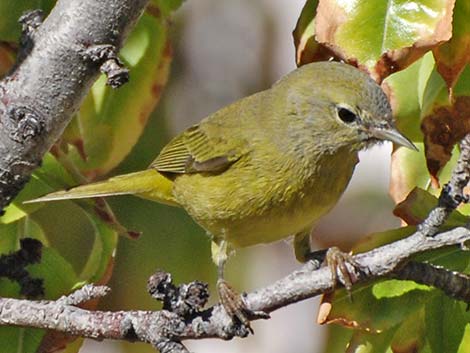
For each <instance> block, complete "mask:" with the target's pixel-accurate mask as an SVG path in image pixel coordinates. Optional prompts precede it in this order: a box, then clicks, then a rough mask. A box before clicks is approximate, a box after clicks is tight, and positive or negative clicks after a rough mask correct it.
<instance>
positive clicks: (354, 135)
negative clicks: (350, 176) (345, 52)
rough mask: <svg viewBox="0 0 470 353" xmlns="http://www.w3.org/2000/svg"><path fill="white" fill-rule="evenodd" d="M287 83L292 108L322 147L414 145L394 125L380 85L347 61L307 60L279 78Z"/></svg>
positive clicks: (361, 147) (284, 84)
mask: <svg viewBox="0 0 470 353" xmlns="http://www.w3.org/2000/svg"><path fill="white" fill-rule="evenodd" d="M278 85H279V86H281V87H282V86H284V87H289V88H287V92H288V93H287V97H288V99H289V100H290V101H291V102H292V104H291V105H290V106H291V109H295V110H297V111H298V112H297V116H298V117H299V118H300V119H303V120H304V121H305V122H306V124H308V125H309V126H310V127H311V132H312V133H313V134H315V140H316V141H317V142H320V141H321V142H320V143H322V144H323V145H324V146H325V148H328V147H329V148H330V149H334V148H339V147H342V146H350V147H351V148H352V149H353V150H357V151H358V150H361V149H363V148H366V147H368V146H370V145H373V144H376V143H378V142H381V141H386V140H388V141H392V142H394V143H396V144H398V145H401V146H405V147H407V148H411V149H414V150H417V148H416V146H415V145H414V144H413V143H412V142H411V141H410V140H409V139H408V138H406V137H405V136H404V135H402V134H401V133H400V132H399V131H398V130H397V129H396V127H395V124H394V122H393V117H392V110H391V107H390V104H389V102H388V99H387V97H386V95H385V93H384V92H383V90H382V88H381V87H380V86H379V85H378V84H377V83H376V82H375V81H373V80H372V79H371V78H370V77H369V76H368V75H366V74H365V73H363V72H361V71H360V70H358V69H356V68H354V67H352V66H350V65H346V64H342V63H337V62H318V63H312V64H308V65H305V66H303V67H301V68H299V69H297V70H295V71H294V72H292V73H291V74H289V75H287V76H286V77H285V78H284V79H282V80H281V81H280V82H279V83H278Z"/></svg>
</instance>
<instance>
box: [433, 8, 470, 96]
mask: <svg viewBox="0 0 470 353" xmlns="http://www.w3.org/2000/svg"><path fill="white" fill-rule="evenodd" d="M469 18H470V2H469V1H468V0H457V1H456V3H455V8H454V13H453V21H452V38H451V39H450V40H449V41H448V42H446V43H444V44H442V45H440V46H438V47H436V48H434V49H433V53H434V57H435V59H436V64H437V71H438V72H439V73H440V74H441V76H442V77H443V78H444V81H445V82H446V84H447V87H448V88H449V89H451V88H453V87H454V85H455V82H456V81H457V79H458V77H459V75H460V73H461V72H462V70H463V69H464V67H465V65H466V64H468V63H470V21H469V20H468V19H469Z"/></svg>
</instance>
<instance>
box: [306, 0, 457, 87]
mask: <svg viewBox="0 0 470 353" xmlns="http://www.w3.org/2000/svg"><path fill="white" fill-rule="evenodd" d="M453 5H454V1H452V0H421V1H407V0H391V1H379V2H374V1H367V0H356V1H338V0H330V1H320V4H319V6H318V8H317V17H316V19H315V23H316V28H315V33H316V39H317V40H318V41H319V42H320V43H322V44H325V45H326V46H328V47H329V48H333V50H334V51H335V52H336V53H338V54H340V55H341V57H342V58H343V59H345V60H348V61H354V62H357V63H358V64H359V65H361V66H365V67H366V68H367V69H368V70H369V71H370V72H373V75H374V76H376V77H377V78H378V80H379V81H380V80H381V79H382V78H384V77H386V76H388V75H389V74H390V73H392V72H395V71H398V70H401V69H403V68H405V67H407V66H408V65H409V64H411V63H412V62H414V61H415V60H416V59H418V58H419V57H421V56H422V55H423V54H424V53H426V51H428V50H429V49H430V48H432V47H434V46H436V45H438V44H439V43H440V42H442V41H446V40H448V39H449V38H450V37H451V34H452V8H453Z"/></svg>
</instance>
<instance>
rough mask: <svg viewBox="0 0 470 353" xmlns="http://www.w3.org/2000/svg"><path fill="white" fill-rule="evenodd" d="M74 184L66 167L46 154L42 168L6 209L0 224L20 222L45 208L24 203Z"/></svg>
mask: <svg viewBox="0 0 470 353" xmlns="http://www.w3.org/2000/svg"><path fill="white" fill-rule="evenodd" d="M73 184H74V179H73V178H72V176H71V175H70V174H69V173H68V172H67V171H66V170H65V169H64V167H63V166H62V165H61V164H60V163H59V162H57V160H56V159H55V158H54V157H53V156H52V155H51V154H49V153H48V154H46V155H45V156H44V158H43V162H42V166H41V167H40V168H38V169H36V170H35V172H34V174H33V175H32V176H31V179H30V180H29V182H28V183H27V184H26V186H25V187H24V188H23V189H22V190H21V192H20V193H19V195H18V196H17V197H16V198H15V199H14V200H13V202H12V203H11V204H10V205H9V206H8V207H7V208H5V214H4V215H3V216H1V217H0V224H8V223H12V222H15V221H18V220H20V219H22V218H23V217H25V216H27V215H30V214H32V213H33V212H34V211H36V210H38V209H40V208H41V207H43V206H44V204H40V203H35V204H25V203H23V202H24V201H27V200H32V199H35V198H37V197H39V196H43V195H45V194H47V193H49V192H51V191H54V190H57V189H62V188H65V187H66V186H67V185H73Z"/></svg>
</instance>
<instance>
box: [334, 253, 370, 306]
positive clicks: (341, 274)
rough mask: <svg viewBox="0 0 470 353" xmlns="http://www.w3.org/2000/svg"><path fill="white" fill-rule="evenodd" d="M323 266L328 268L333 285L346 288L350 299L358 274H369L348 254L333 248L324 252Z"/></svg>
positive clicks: (367, 270)
mask: <svg viewBox="0 0 470 353" xmlns="http://www.w3.org/2000/svg"><path fill="white" fill-rule="evenodd" d="M325 264H326V265H327V266H328V267H329V268H330V271H331V275H332V277H333V281H334V283H335V285H336V283H338V282H340V283H341V284H342V285H343V286H344V288H346V291H347V292H348V295H349V298H350V299H352V296H351V290H352V286H353V284H354V283H356V282H357V281H358V280H359V276H360V274H361V273H368V272H369V269H368V268H367V267H364V266H362V265H360V264H359V263H358V262H356V260H354V258H353V256H352V255H351V254H350V253H345V252H343V251H341V250H340V249H338V248H337V247H335V246H333V247H331V248H329V249H328V250H327V251H326V254H325Z"/></svg>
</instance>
